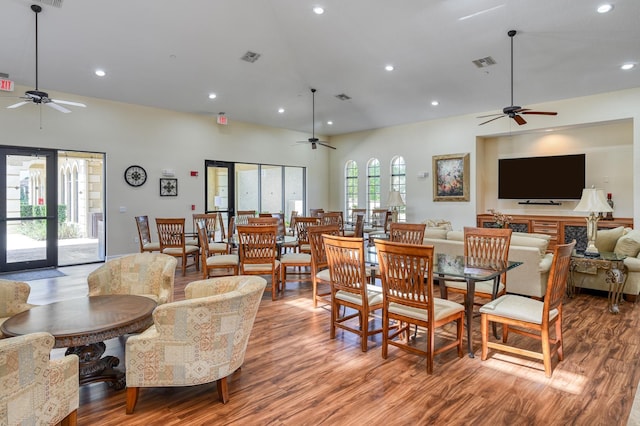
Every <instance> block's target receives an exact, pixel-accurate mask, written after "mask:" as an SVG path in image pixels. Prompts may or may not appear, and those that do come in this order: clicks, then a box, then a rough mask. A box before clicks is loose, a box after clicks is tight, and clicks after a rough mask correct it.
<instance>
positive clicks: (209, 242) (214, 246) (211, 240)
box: [185, 213, 229, 254]
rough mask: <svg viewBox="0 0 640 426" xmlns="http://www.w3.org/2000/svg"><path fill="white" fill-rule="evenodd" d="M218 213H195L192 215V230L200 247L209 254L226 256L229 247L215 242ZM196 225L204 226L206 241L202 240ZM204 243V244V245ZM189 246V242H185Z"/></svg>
mask: <svg viewBox="0 0 640 426" xmlns="http://www.w3.org/2000/svg"><path fill="white" fill-rule="evenodd" d="M219 222H220V219H219V213H195V214H194V215H193V229H195V230H196V233H197V235H196V236H197V238H196V241H197V242H198V245H199V246H200V247H206V248H207V251H208V252H210V253H211V254H227V253H229V245H228V244H227V243H224V242H222V241H216V233H217V231H218V226H219ZM198 224H202V225H204V228H205V236H206V237H207V239H206V240H203V239H202V235H201V234H200V231H199V229H198ZM205 242H206V244H205ZM185 243H186V244H187V245H189V242H188V241H186V242H185Z"/></svg>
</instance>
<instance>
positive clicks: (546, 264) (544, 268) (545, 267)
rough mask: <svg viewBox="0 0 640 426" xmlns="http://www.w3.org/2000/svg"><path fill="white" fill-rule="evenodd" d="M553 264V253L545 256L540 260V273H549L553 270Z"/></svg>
mask: <svg viewBox="0 0 640 426" xmlns="http://www.w3.org/2000/svg"><path fill="white" fill-rule="evenodd" d="M552 263H553V254H552V253H547V254H545V255H544V256H543V257H542V259H541V260H540V264H539V267H540V272H542V273H545V272H549V270H550V269H551V264H552Z"/></svg>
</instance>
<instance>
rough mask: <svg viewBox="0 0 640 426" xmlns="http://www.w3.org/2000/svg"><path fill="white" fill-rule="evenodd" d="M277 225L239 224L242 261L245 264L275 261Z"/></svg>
mask: <svg viewBox="0 0 640 426" xmlns="http://www.w3.org/2000/svg"><path fill="white" fill-rule="evenodd" d="M277 228H278V226H277V225H264V226H253V225H239V226H238V227H237V229H238V241H239V253H240V262H241V263H243V264H263V263H264V264H266V263H271V264H273V263H275V259H276V255H277V248H276V238H277V237H276V234H277V232H278V229H277Z"/></svg>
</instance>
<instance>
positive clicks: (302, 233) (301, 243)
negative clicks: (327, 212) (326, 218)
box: [296, 216, 320, 254]
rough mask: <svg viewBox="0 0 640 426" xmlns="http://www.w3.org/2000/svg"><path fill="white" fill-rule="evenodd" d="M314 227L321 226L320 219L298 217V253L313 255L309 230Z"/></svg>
mask: <svg viewBox="0 0 640 426" xmlns="http://www.w3.org/2000/svg"><path fill="white" fill-rule="evenodd" d="M314 225H320V217H311V216H306V217H305V216H298V217H296V237H297V238H298V251H299V252H300V253H308V254H311V246H310V245H309V237H308V236H307V228H308V227H309V226H314Z"/></svg>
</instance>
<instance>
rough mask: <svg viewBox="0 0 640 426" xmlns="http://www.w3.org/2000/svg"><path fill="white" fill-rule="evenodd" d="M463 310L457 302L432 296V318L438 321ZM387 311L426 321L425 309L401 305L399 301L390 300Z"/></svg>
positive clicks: (426, 313)
mask: <svg viewBox="0 0 640 426" xmlns="http://www.w3.org/2000/svg"><path fill="white" fill-rule="evenodd" d="M461 311H464V306H462V305H461V304H459V303H456V302H452V301H450V300H447V299H440V298H438V297H434V298H433V313H434V320H435V321H439V320H441V319H443V318H446V317H448V316H449V315H452V314H455V313H456V312H461ZM389 312H392V313H394V314H398V315H403V316H407V317H410V318H415V319H419V320H422V321H427V320H428V318H427V315H428V312H427V310H426V309H421V308H415V307H413V306H407V305H401V304H399V303H394V302H391V303H389Z"/></svg>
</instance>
